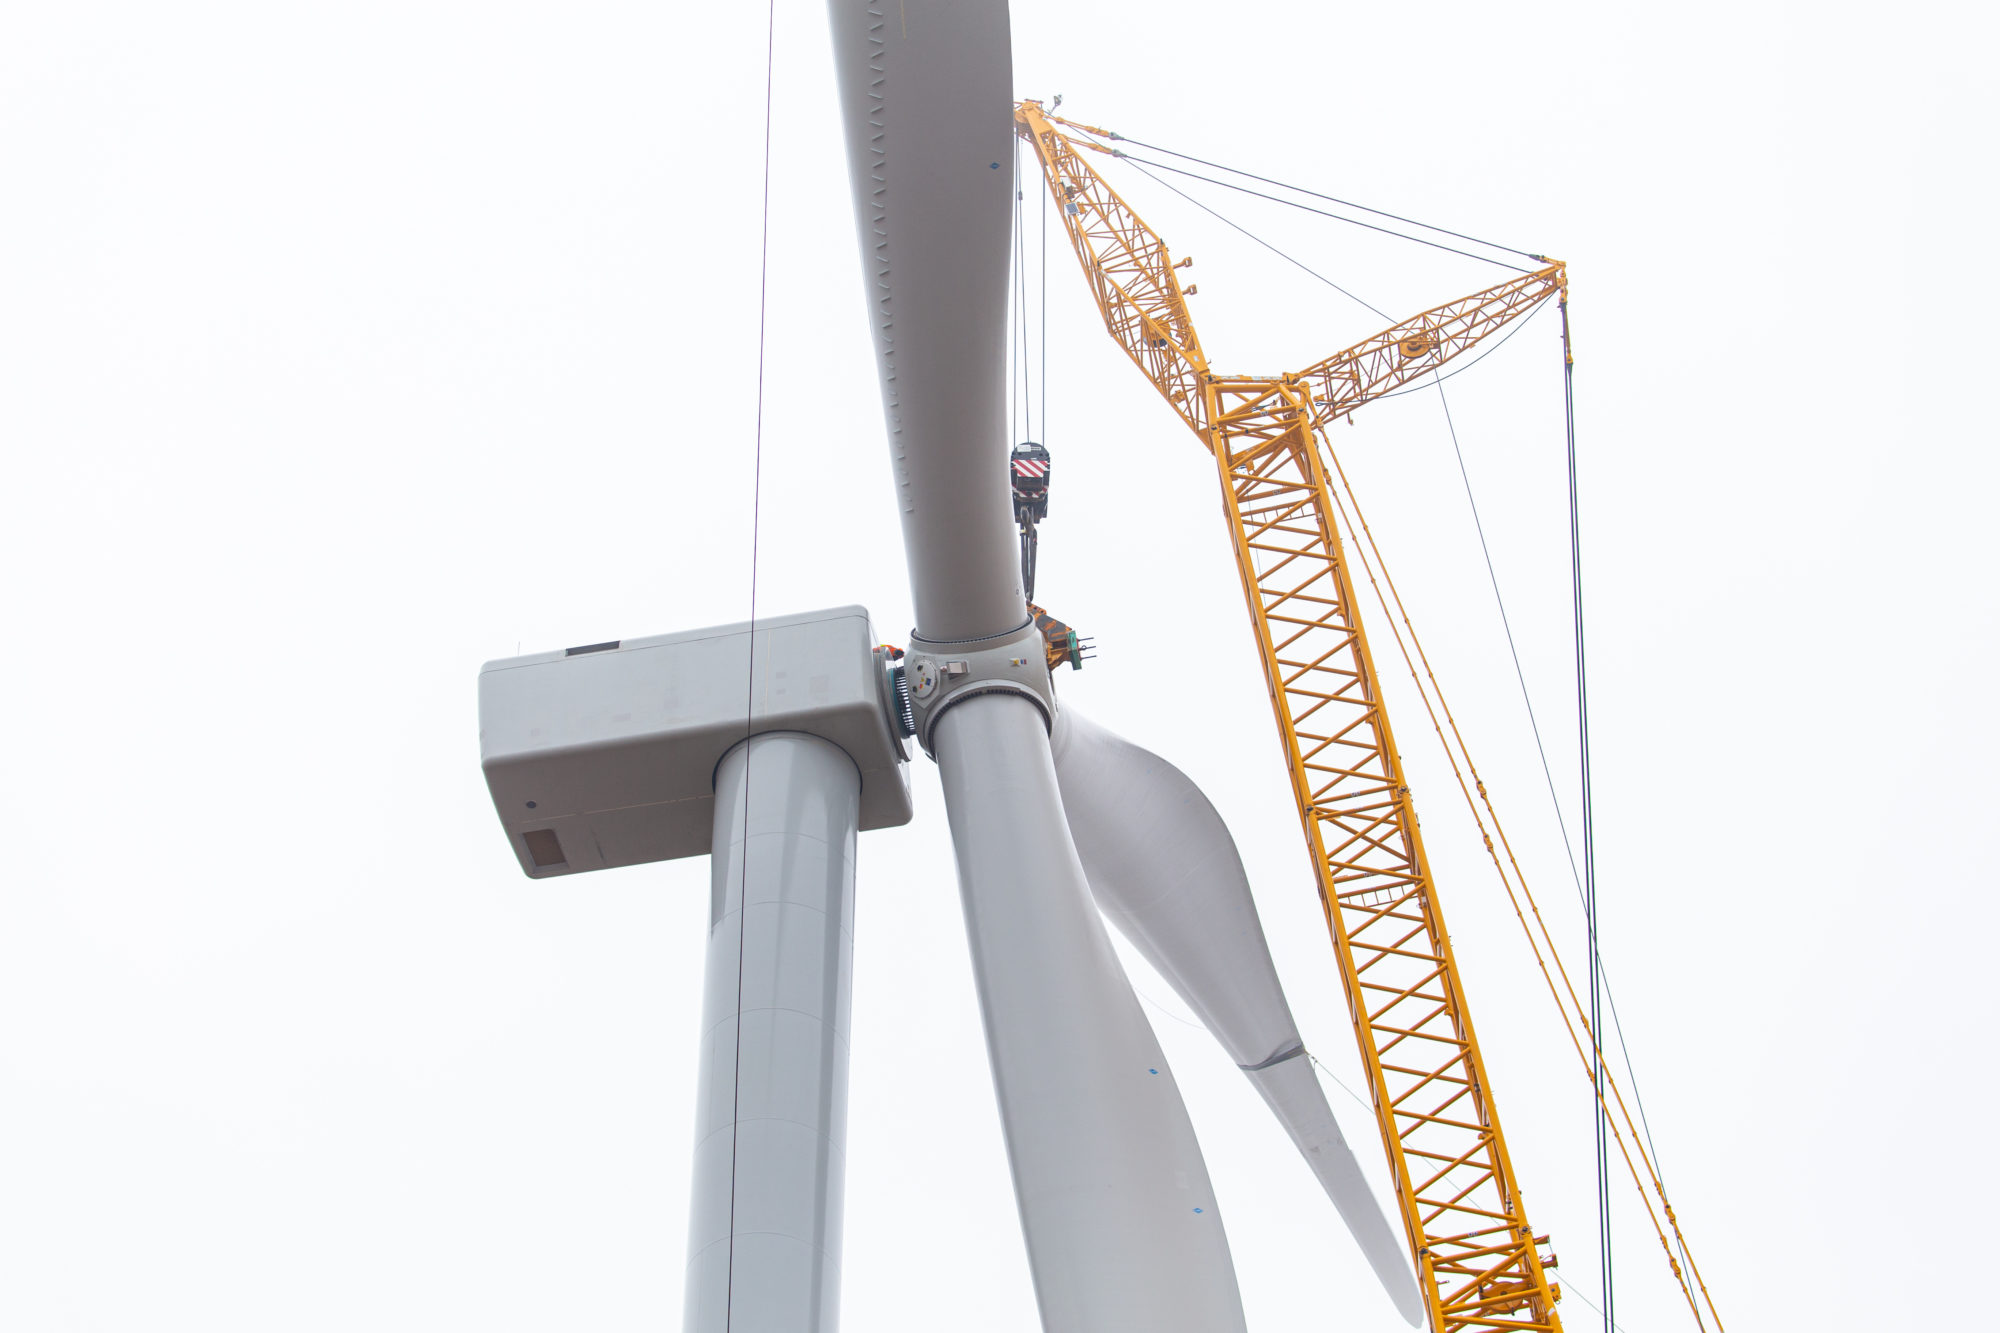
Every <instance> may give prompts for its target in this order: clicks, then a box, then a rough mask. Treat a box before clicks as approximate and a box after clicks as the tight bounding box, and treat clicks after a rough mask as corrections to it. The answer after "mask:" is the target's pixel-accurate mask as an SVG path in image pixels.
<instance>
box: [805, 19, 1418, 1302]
mask: <svg viewBox="0 0 2000 1333" xmlns="http://www.w3.org/2000/svg"><path fill="white" fill-rule="evenodd" d="M829 8H830V11H831V15H832V23H833V38H834V55H835V61H836V66H837V73H838V77H839V87H840V98H841V112H842V119H843V124H844V128H845V131H846V138H847V152H848V166H849V174H850V182H851V186H852V193H853V198H854V207H855V225H856V230H857V234H858V237H859V240H860V245H861V260H862V274H863V282H864V289H865V295H866V299H867V306H868V314H869V321H870V327H871V332H872V335H873V339H874V346H875V358H876V366H877V370H878V374H879V378H880V381H881V390H882V402H883V412H884V416H885V419H886V425H887V430H888V440H889V446H890V453H891V457H892V462H893V466H894V477H895V486H896V497H897V503H898V509H899V511H900V515H901V519H902V527H903V541H904V550H905V554H906V557H907V559H908V564H909V577H910V590H911V597H912V602H913V605H914V607H915V611H916V619H917V624H916V626H915V628H914V630H913V631H912V633H911V638H910V646H909V658H908V662H907V664H906V671H907V674H908V679H909V680H910V681H911V683H912V686H913V695H914V705H915V713H916V732H917V736H918V739H919V740H920V742H921V743H922V744H923V746H924V748H925V749H926V750H927V751H928V752H929V753H930V754H931V756H932V757H933V758H934V759H935V760H936V761H937V764H938V768H939V772H940V775H941V778H942V783H943V788H944V796H945V804H946V810H947V813H948V815H949V819H950V825H951V832H952V840H953V844H954V849H955V853H956V859H957V864H958V875H959V890H960V895H961V898H962V900H963V906H964V911H965V921H966V934H967V939H968V942H969V945H970V949H971V954H972V962H973V970H974V974H975V978H976V981H977V986H978V993H979V1000H980V1006H981V1012H982V1016H983V1020H984V1023H985V1028H986V1041H987V1051H988V1056H989V1059H990V1062H991V1066H992V1071H993V1081H994V1090H995V1094H996V1096H997V1098H998V1101H999V1108H1000V1118H1001V1124H1002V1128H1003V1131H1004V1134H1005V1137H1006V1143H1007V1153H1008V1158H1009V1163H1010V1166H1011V1168H1012V1171H1013V1178H1014V1188H1015V1195H1016V1199H1017V1201H1018V1205H1019V1209H1020V1215H1021V1226H1022V1232H1023V1235H1024V1237H1025V1239H1026V1242H1027V1248H1028V1257H1029V1263H1030V1267H1031V1269H1032V1271H1033V1274H1034V1281H1035V1291H1036V1299H1037V1301H1038V1303H1039V1306H1040V1310H1041V1317H1042V1324H1043V1327H1044V1329H1045V1330H1048V1331H1049V1333H1103V1331H1104V1330H1112V1329H1121V1330H1122V1329H1131V1330H1142V1329H1143V1330H1146V1331H1147V1333H1182V1331H1185V1333H1226V1331H1228V1330H1239V1329H1242V1328H1243V1327H1244V1321H1243V1311H1242V1303H1241V1299H1240V1296H1239V1294H1238V1290H1237V1284H1236V1276H1235V1270H1234V1266H1233V1264H1232V1263H1231V1260H1230V1254H1229V1246H1228V1240H1227V1238H1226V1236H1225V1234H1224V1231H1223V1227H1222V1219H1221V1216H1220V1213H1219V1211H1218V1209H1217V1207H1216V1203H1215V1199H1214V1195H1213V1190H1212V1188H1211V1186H1210V1183H1209V1178H1208V1170H1207V1167H1206V1164H1205V1163H1204V1162H1203V1160H1202V1155H1201V1149H1200V1146H1199V1144H1198V1143H1197V1141H1196V1139H1195V1135H1194V1129H1193V1126H1192V1124H1191V1123H1190V1121H1189V1119H1188V1114H1187V1110H1186V1107H1185V1105H1184V1104H1183V1102H1182V1100H1181V1096H1180V1092H1179V1089H1178V1087H1177V1086H1176V1085H1175V1083H1174V1080H1173V1075H1172V1072H1171V1071H1170V1070H1169V1068H1168V1066H1167V1063H1166V1060H1165V1057H1164V1055H1163V1054H1162V1052H1161V1050H1160V1047H1159V1044H1158V1042H1157V1040H1156V1039H1155V1037H1154V1034H1153V1031H1152V1028H1151V1027H1150V1025H1149V1024H1148V1023H1147V1021H1146V1018H1145V1015H1144V1013H1143V1012H1142V1011H1141V1009H1140V1006H1139V1001H1138V999H1137V996H1136V995H1135V994H1134V992H1133V990H1132V987H1131V984H1130V982H1129V981H1128V980H1127V979H1126V977H1125V973H1124V970H1123V968H1122V966H1121V965H1120V964H1119V961H1118V957H1117V955H1116V953H1114V952H1113V950H1112V948H1111V943H1110V940H1109V938H1108V936H1107V934H1106V932H1105V928H1104V922H1103V916H1101V915H1100V911H1099V909H1100V908H1101V909H1102V912H1103V914H1104V915H1109V916H1110V917H1111V918H1112V919H1113V920H1114V921H1116V922H1117V924H1118V925H1119V927H1120V929H1121V930H1122V931H1123V932H1124V933H1125V934H1126V936H1127V937H1128V938H1129V939H1130V940H1131V941H1132V942H1133V944H1134V945H1136V946H1137V947H1138V949H1139V950H1140V952H1141V953H1142V954H1143V955H1145V957H1146V958H1147V960H1148V961H1149V962H1150V963H1152V964H1153V965H1154V966H1155V967H1156V968H1158V969H1159V970H1160V972H1161V973H1162V975H1164V976H1165V977H1166V978H1167V979H1168V980H1169V981H1170V982H1171V983H1172V984H1173V986H1174V987H1175V989H1176V990H1177V991H1178V992H1179V993H1180V995H1181V996H1182V998H1183V999H1184V1000H1185V1001H1186V1002H1187V1003H1188V1005H1189V1006H1190V1007H1191V1008H1192V1009H1193V1010H1194V1011H1195V1013H1196V1014H1198V1015H1199V1016H1200V1017H1201V1019H1202V1021H1203V1022H1204V1023H1205V1024H1206V1025H1207V1026H1208V1028H1209V1029H1210V1031H1211V1032H1212V1033H1214V1035H1215V1036H1216V1037H1217V1039H1218V1040H1219V1041H1220V1042H1221V1043H1222V1045H1223V1047H1224V1049H1225V1050H1227V1051H1228V1052H1229V1054H1230V1056H1231V1058H1232V1059H1234V1060H1236V1062H1237V1063H1238V1065H1239V1066H1240V1067H1241V1068H1243V1070H1244V1071H1245V1073H1246V1075H1247V1076H1248V1077H1249V1078H1250V1080H1251V1082H1252V1083H1253V1084H1254V1085H1255V1086H1256V1087H1257V1090H1258V1091H1259V1093H1260V1094H1262V1095H1263V1097H1264V1099H1265V1101H1266V1103H1267V1104H1268V1105H1269V1106H1270V1107H1271V1109H1272V1111H1273V1112H1274V1113H1275V1114H1276V1115H1277V1117H1278V1119H1279V1120H1280V1122H1281V1123H1283V1125H1284V1126H1285V1129H1286V1131H1287V1132H1288V1133H1289V1134H1290V1135H1291V1137H1292V1139H1293V1141H1294V1143H1295V1144H1297V1146H1298V1147H1299V1149H1300V1151H1301V1152H1302V1153H1303V1154H1304V1156H1305V1157H1306V1159H1307V1161H1308V1162H1309V1163H1310V1164H1311V1165H1312V1168H1313V1171H1314V1173H1315V1175H1316V1176H1317V1177H1318V1179H1319V1180H1320V1182H1321V1184H1322V1185H1323V1187H1324V1188H1325V1189H1326V1191H1327V1193H1328V1194H1329V1196H1331V1198H1332V1200H1333V1202H1334V1203H1335V1205H1336V1207H1337V1208H1338V1209H1339V1211H1340V1213H1341V1216H1342V1217H1343V1219H1344V1220H1345V1221H1346V1222H1347V1225H1348V1227H1349V1229H1350V1230H1351V1231H1352V1232H1353V1233H1354V1235H1355V1238H1356V1240H1357V1241H1358V1242H1359V1243H1360V1245H1361V1247H1362V1250H1363V1252H1364V1253H1365V1254H1366V1256H1367V1258H1368V1261H1369V1263H1370V1264H1371V1266H1372V1267H1373V1268H1374V1270H1375V1272H1376V1274H1377V1276H1378V1277H1379V1278H1380V1279H1381V1280H1382V1282H1383V1284H1384V1286H1385V1287H1386V1288H1387V1289H1388V1291H1389V1293H1390V1295H1391V1296H1392V1297H1393V1298H1394V1300H1395V1302H1396V1305H1397V1308H1398V1309H1399V1310H1400V1311H1401V1312H1402V1313H1403V1315H1404V1317H1405V1318H1407V1319H1408V1320H1409V1321H1410V1322H1411V1323H1412V1324H1414V1323H1416V1322H1417V1321H1418V1319H1419V1318H1420V1317H1421V1313H1422V1306H1421V1304H1420V1302H1419V1299H1418V1296H1417V1292H1416V1287H1415V1284H1414V1281H1413V1280H1412V1278H1411V1276H1410V1272H1409V1269H1408V1267H1407V1265H1406V1262H1405V1260H1404V1257H1403V1255H1402V1253H1401V1247H1400V1245H1399V1243H1398V1242H1397V1240H1396V1239H1395V1236H1394V1233H1393V1232H1392V1231H1391V1229H1390V1227H1389V1224H1388V1221H1387V1219H1386V1218H1385V1217H1384V1216H1383V1214H1382V1212H1381V1209H1380V1207H1379V1205H1378V1204H1377V1202H1376V1200H1375V1198H1374V1196H1373V1194H1372V1193H1371V1192H1370V1191H1369V1189H1368V1187H1367V1184H1366V1182H1365V1180H1364V1179H1363V1177H1362V1175H1361V1172H1360V1168H1359V1165H1358V1163H1357V1162H1356V1161H1355V1159H1354V1155H1353V1153H1352V1151H1351V1150H1350V1149H1349V1148H1348V1146H1347V1144H1346V1143H1345V1141H1344V1140H1343V1139H1342V1137H1341V1134H1340V1130H1339V1128H1338V1125H1337V1124H1336V1122H1335V1121H1334V1118H1333V1114H1332V1111H1331V1109H1330V1108H1329V1107H1328V1106H1327V1104H1326V1099H1325V1095H1324V1093H1323V1092H1322V1090H1321V1089H1320V1087H1319V1084H1318V1082H1317V1080H1316V1079H1315V1078H1314V1077H1313V1074H1312V1071H1311V1067H1310V1063H1309V1061H1308V1059H1307V1058H1306V1056H1305V1052H1304V1047H1303V1044H1302V1043H1301V1041H1300V1039H1299V1034H1298V1030H1297V1027H1296V1025H1295V1024H1294V1023H1293V1021H1292V1016H1291V1013H1290V1010H1289V1007H1288V1006H1287V1005H1286V1002H1285V998H1284V992H1283V989H1282V987H1281V986H1280V985H1279V983H1278V979H1277V975H1276V971H1275V969H1274V968H1273V966H1272V963H1271V958H1270V952H1269V949H1268V947H1267V945H1266V943H1265V940H1264V935H1263V929H1262V926H1261V925H1260V924H1259V922H1258V919H1257V913H1256V908H1255V905H1254V903H1253V901H1252V899H1251V896H1250V892H1249V886H1248V883H1247V880H1246V878H1245V876H1244V873H1243V868H1242V864H1241V860H1240V858H1239V857H1238V855H1237V853H1236V849H1235V846H1234V843H1233V842H1232V841H1231V840H1230V837H1229V834H1228V830H1227V829H1226V828H1225V827H1224V825H1223V823H1222V821H1221V819H1220V817H1219V816H1218V815H1217V814H1216V812H1215V810H1214V807H1213V806H1212V805H1211V804H1210V803H1209V802H1208V801H1207V800H1206V798H1204V797H1203V796H1202V795H1201V793H1200V792H1199V790H1197V789H1196V788H1195V786H1194V784H1193V783H1192V782H1190V781H1189V780H1188V779H1187V778H1186V777H1185V776H1184V775H1182V774H1181V773H1180V772H1179V771H1178V770H1176V769H1174V768H1173V767H1172V766H1171V765H1169V764H1167V763H1166V762H1165V761H1163V760H1161V759H1159V758H1158V757H1157V756H1155V755H1152V754H1150V753H1149V752H1147V751H1145V750H1143V749H1141V748H1140V747H1138V746H1136V745H1133V744H1131V743H1130V742H1126V741H1123V740H1121V739H1120V738H1118V737H1116V736H1114V735H1112V734H1111V733H1110V732H1108V731H1106V730H1104V729H1103V728H1101V727H1098V726H1096V725H1094V724H1092V723H1090V722H1088V721H1087V720H1085V719H1083V718H1081V717H1080V716H1078V715H1077V714H1076V712H1075V710H1073V709H1071V708H1068V707H1066V706H1063V705H1061V704H1059V703H1058V701H1057V700H1056V699H1055V696H1054V691H1053V689H1052V687H1051V685H1050V682H1049V679H1048V673H1047V670H1046V665H1045V661H1044V657H1043V653H1042V645H1041V641H1040V634H1039V631H1038V630H1037V629H1036V627H1035V625H1034V624H1033V622H1032V621H1031V620H1030V618H1029V613H1028V609H1027V603H1026V598H1025V596H1024V594H1023V590H1022V587H1021V576H1020V570H1021V566H1020V563H1019V560H1018V556H1017V552H1016V550H1015V529H1014V526H1013V514H1012V507H1011V503H1010V492H1009V487H1008V482H1007V479H1006V459H1007V453H1008V444H1009V442H1008V441H1007V440H1006V439H1005V437H1004V434H1003V431H1004V423H1005V420H1006V413H1005V399H1004V391H1005V383H1004V381H1005V347H1006V310H1007V297H1006V292H1007V279H1008V251H1009V241H1010V228H1011V225H1012V213H1013V209H1012V203H1013V201H1012V199H1011V198H1010V197H1009V196H1010V193H1011V190H1012V188H1013V174H1012V172H1011V170H1010V169H1009V166H1010V163H1011V161H1012V155H1013V152H1014V145H1013V133H1014V131H1013V115H1012V104H1013V89H1012V82H1013V78H1012V55H1011V49H1010V33H1009V21H1008V10H1007V5H1006V3H1005V0H949V2H942V0H928V2H927V3H912V2H911V0H895V3H890V2H889V0H831V3H830V6H829ZM1024 831H1031V832H1026V833H1024Z"/></svg>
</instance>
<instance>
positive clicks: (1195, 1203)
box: [937, 695, 1244, 1333]
mask: <svg viewBox="0 0 2000 1333" xmlns="http://www.w3.org/2000/svg"><path fill="white" fill-rule="evenodd" d="M938 730H939V733H940V734H939V737H938V747H937V748H938V772H939V775H940V776H941V777H942V779H943V783H944V793H945V803H946V806H947V807H948V808H949V810H950V812H951V835H952V842H953V844H954V845H955V847H956V849H957V852H958V875H959V891H960V894H961V896H962V897H963V899H964V903H965V932H966V938H967V940H968V941H969V943H970V946H971V950H972V964H973V974H974V976H975V978H976V980H977V982H978V986H979V1006H980V1010H981V1013H982V1015H983V1016H984V1018H985V1021H986V1049H987V1055H988V1057H989V1059H990V1060H991V1061H992V1065H993V1087H994V1093H995V1096H996V1098H997V1099H998V1101H999V1103H1000V1122H1001V1126H1002V1128H1003V1130H1004V1131H1005V1133H1006V1139H1007V1157H1008V1164H1009V1165H1010V1166H1011V1167H1012V1168H1013V1174H1014V1195H1015V1199H1016V1201H1017V1203H1018V1205H1019V1207H1020V1210H1021V1230H1022V1233H1023V1235H1024V1236H1025V1237H1026V1240H1027V1245H1028V1262H1029V1266H1030V1268H1031V1269H1032V1271H1033V1273H1034V1277H1035V1299H1036V1302H1037V1304H1038V1305H1039V1306H1040V1308H1041V1316H1042V1327H1043V1328H1044V1329H1045V1330H1047V1331H1048V1333H1099V1331H1100V1330H1104V1331H1106V1333H1108V1331H1109V1330H1130V1333H1142V1331H1143V1333H1155V1330H1161V1331H1163V1333H1231V1331H1232V1330H1233V1331H1234V1333H1242V1330H1243V1329H1244V1320H1243V1306H1242V1298H1241V1296H1240V1295H1239V1293H1238V1291H1237V1286H1236V1270H1235V1266H1234V1264H1233V1263H1232V1262H1231V1260H1230V1256H1229V1242H1228V1239H1227V1237H1226V1236H1225V1234H1224V1232H1223V1229H1222V1221H1221V1217H1220V1215H1219V1214H1218V1212H1217V1210H1216V1206H1215V1198H1214V1191H1213V1189H1212V1187H1211V1186H1210V1184H1209V1178H1208V1167H1207V1165H1206V1163H1204V1162H1203V1160H1202V1155H1201V1146H1200V1144H1199V1143H1198V1142H1197V1141H1196V1139H1195V1134H1194V1125H1193V1123H1192V1122H1191V1121H1190V1120H1189V1119H1188V1114H1187V1108H1186V1107H1185V1105H1184V1104H1183V1103H1182V1101H1181V1095H1180V1089H1179V1088H1178V1087H1177V1086H1176V1085H1175V1083H1174V1080H1173V1072H1172V1070H1170V1069H1169V1068H1168V1067H1167V1064H1166V1060H1165V1058H1164V1056H1163V1055H1162V1053H1161V1051H1160V1047H1159V1041H1158V1038H1157V1037H1155V1036H1154V1034H1153V1029H1152V1025H1151V1024H1149V1023H1148V1022H1147V1021H1146V1015H1145V1012H1144V1011H1143V1010H1142V1009H1141V1008H1140V1007H1139V1000H1138V997H1137V996H1136V995H1134V994H1133V992H1132V986H1131V983H1130V982H1128V981H1127V980H1126V978H1125V971H1124V968H1123V967H1122V966H1120V964H1119V962H1118V955H1117V953H1116V951H1114V950H1113V949H1112V947H1111V940H1110V937H1109V936H1108V935H1107V934H1106V932H1105V929H1104V922H1103V919H1102V918H1101V917H1100V916H1099V915H1098V913H1097V911H1096V908H1095V907H1094V905H1093V904H1092V902H1091V899H1090V892H1089V889H1088V888H1087V886H1086V885H1085V884H1084V880H1083V870H1082V867H1080V866H1079V865H1078V864H1077V860H1076V853H1075V851H1074V850H1073V849H1072V848H1071V846H1070V842H1069V839H1068V838H1067V837H1065V836H1064V823H1063V810H1062V801H1061V798H1060V797H1059V796H1058V795H1057V793H1056V783H1055V774H1054V772H1052V771H1051V769H1050V765H1049V758H1048V738H1047V735H1046V733H1045V732H1044V730H1043V726H1042V719H1041V717H1040V715H1039V714H1037V713H1036V712H1035V711H1034V710H1033V709H1032V708H1031V707H1029V706H1027V705H1026V704H1024V703H1023V702H1022V701H1021V700H1018V699H1013V698H1009V697H1007V696H1006V695H986V696H983V697H981V698H976V699H968V700H967V701H966V702H964V703H962V704H960V705H958V706H957V707H956V708H953V709H952V710H951V711H949V712H947V713H946V714H945V715H944V716H943V717H941V718H939V719H938Z"/></svg>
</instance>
